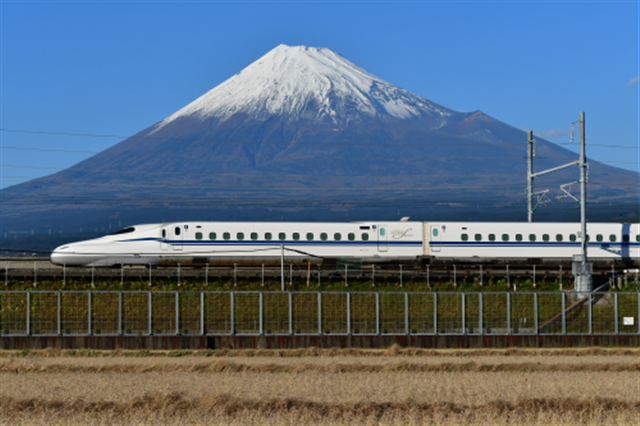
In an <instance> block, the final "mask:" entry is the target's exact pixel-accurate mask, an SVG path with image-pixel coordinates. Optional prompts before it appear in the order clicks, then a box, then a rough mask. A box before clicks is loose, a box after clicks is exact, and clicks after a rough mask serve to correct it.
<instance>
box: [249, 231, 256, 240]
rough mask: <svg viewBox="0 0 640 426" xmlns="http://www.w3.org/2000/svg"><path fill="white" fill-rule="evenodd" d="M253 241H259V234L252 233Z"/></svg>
mask: <svg viewBox="0 0 640 426" xmlns="http://www.w3.org/2000/svg"><path fill="white" fill-rule="evenodd" d="M251 239H252V240H257V239H258V233H257V232H252V233H251Z"/></svg>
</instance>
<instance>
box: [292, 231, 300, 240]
mask: <svg viewBox="0 0 640 426" xmlns="http://www.w3.org/2000/svg"><path fill="white" fill-rule="evenodd" d="M293 239H294V240H296V241H298V240H299V239H300V234H299V233H297V232H294V233H293Z"/></svg>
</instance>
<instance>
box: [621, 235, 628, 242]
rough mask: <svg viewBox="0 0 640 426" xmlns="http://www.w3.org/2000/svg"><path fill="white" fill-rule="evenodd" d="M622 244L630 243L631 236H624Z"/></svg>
mask: <svg viewBox="0 0 640 426" xmlns="http://www.w3.org/2000/svg"><path fill="white" fill-rule="evenodd" d="M622 242H623V243H628V242H629V236H628V235H623V236H622Z"/></svg>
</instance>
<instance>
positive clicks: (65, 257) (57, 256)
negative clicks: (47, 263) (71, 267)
mask: <svg viewBox="0 0 640 426" xmlns="http://www.w3.org/2000/svg"><path fill="white" fill-rule="evenodd" d="M68 249H69V247H68V246H60V247H57V248H56V249H55V250H53V252H52V253H51V263H53V264H54V265H65V264H68V263H70V260H71V257H70V255H71V253H69V251H68Z"/></svg>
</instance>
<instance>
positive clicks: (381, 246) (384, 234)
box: [378, 225, 389, 251]
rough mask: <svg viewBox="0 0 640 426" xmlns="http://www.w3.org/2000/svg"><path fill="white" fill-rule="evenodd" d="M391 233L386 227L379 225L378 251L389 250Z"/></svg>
mask: <svg viewBox="0 0 640 426" xmlns="http://www.w3.org/2000/svg"><path fill="white" fill-rule="evenodd" d="M388 234H389V232H388V229H387V226H386V225H378V251H388V250H389V240H388V238H389V235H388Z"/></svg>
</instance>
